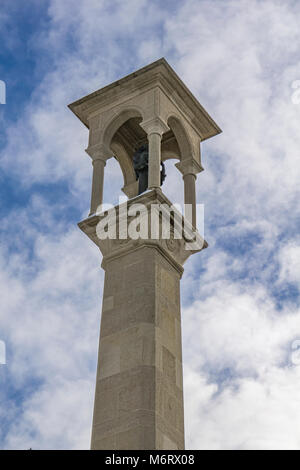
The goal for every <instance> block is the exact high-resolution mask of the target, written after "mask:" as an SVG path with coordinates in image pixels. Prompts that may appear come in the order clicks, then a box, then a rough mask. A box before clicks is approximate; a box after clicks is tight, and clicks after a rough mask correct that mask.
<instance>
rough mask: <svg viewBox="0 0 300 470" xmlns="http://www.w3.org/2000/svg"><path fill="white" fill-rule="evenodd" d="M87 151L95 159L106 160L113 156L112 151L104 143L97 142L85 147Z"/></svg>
mask: <svg viewBox="0 0 300 470" xmlns="http://www.w3.org/2000/svg"><path fill="white" fill-rule="evenodd" d="M85 151H86V153H87V154H88V155H89V156H90V157H91V159H92V160H93V161H94V160H103V161H104V162H106V160H108V159H109V158H110V157H112V151H111V150H110V149H109V148H108V147H107V146H106V145H104V144H97V145H92V146H89V147H88V148H86V149H85Z"/></svg>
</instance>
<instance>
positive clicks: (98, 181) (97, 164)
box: [89, 158, 106, 215]
mask: <svg viewBox="0 0 300 470" xmlns="http://www.w3.org/2000/svg"><path fill="white" fill-rule="evenodd" d="M105 165H106V162H105V160H102V159H100V158H97V159H94V160H93V182H92V195H91V210H90V214H89V215H91V214H94V213H95V212H96V211H97V209H98V207H99V206H101V204H102V202H103V183H104V167H105Z"/></svg>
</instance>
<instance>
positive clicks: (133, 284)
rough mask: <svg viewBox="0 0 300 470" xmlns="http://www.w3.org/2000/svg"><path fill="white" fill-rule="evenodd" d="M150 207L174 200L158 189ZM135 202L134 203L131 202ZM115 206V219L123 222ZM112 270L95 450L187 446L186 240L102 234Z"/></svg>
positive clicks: (142, 200) (91, 228) (91, 225)
mask: <svg viewBox="0 0 300 470" xmlns="http://www.w3.org/2000/svg"><path fill="white" fill-rule="evenodd" d="M134 203H137V204H144V205H145V206H146V207H147V211H148V213H147V215H146V216H145V217H146V218H147V217H148V215H149V214H150V207H151V205H152V204H160V203H163V204H169V206H171V203H170V202H169V201H168V199H167V198H166V197H165V196H164V195H163V194H162V193H161V191H157V190H153V191H150V192H147V193H145V194H142V195H140V196H139V197H138V198H135V200H134ZM130 204H131V203H130V202H129V205H130ZM118 210H119V208H118V207H117V208H116V211H117V217H116V224H117V225H118V224H119V222H120V219H119V217H120V215H119V212H118ZM100 219H101V216H100V217H99V216H94V217H89V218H88V219H86V220H85V221H83V222H81V223H79V227H80V228H81V229H82V230H83V231H84V232H85V233H86V234H87V235H88V236H89V237H90V238H91V239H92V240H93V241H94V242H95V243H96V244H97V245H98V246H99V247H100V249H101V251H102V254H103V263H102V266H103V268H104V270H105V282H104V292H103V304H102V317H101V329H100V343H99V357H98V369H97V382H96V393H95V406H94V416H93V428H92V443H91V447H92V449H124V450H126V449H150V450H151V449H184V416H183V384H182V346H181V314H180V278H181V275H182V273H183V267H182V265H183V263H184V261H185V260H186V258H187V257H188V256H189V255H190V254H191V252H187V251H186V250H185V246H184V240H183V239H181V240H177V239H176V240H174V239H173V240H162V239H159V240H150V239H138V240H131V239H127V240H118V239H117V240H109V239H106V240H99V239H98V238H97V235H96V233H97V232H96V231H97V224H98V222H99V220H100Z"/></svg>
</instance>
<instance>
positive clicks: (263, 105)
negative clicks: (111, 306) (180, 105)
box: [0, 0, 300, 449]
mask: <svg viewBox="0 0 300 470" xmlns="http://www.w3.org/2000/svg"><path fill="white" fill-rule="evenodd" d="M299 22H300V2H299V1H293V0H290V1H288V0H285V1H284V2H282V1H277V0H226V1H225V0H214V1H211V0H210V1H207V0H181V1H177V0H164V1H158V0H126V1H125V0H64V1H61V0H27V1H26V2H24V1H22V0H14V1H13V2H11V1H10V0H7V1H6V0H2V1H1V5H0V36H1V37H0V44H1V48H0V80H3V81H4V82H5V83H6V92H7V93H6V104H0V158H1V161H0V174H1V186H0V189H1V201H0V208H1V245H0V278H1V281H0V289H1V291H0V298H1V308H0V340H1V341H3V342H5V344H6V364H5V365H3V364H2V365H1V364H0V448H2V449H27V448H29V447H31V448H34V449H87V448H88V447H89V444H90V431H91V419H92V405H93V393H94V384H95V370H96V358H97V347H98V344H97V343H98V332H99V319H100V307H101V296H102V284H103V272H102V270H101V269H100V261H101V259H100V256H99V253H98V251H97V248H96V247H95V246H93V245H92V243H91V242H90V240H89V239H88V238H87V237H86V236H85V235H84V234H83V233H81V232H80V230H79V229H78V227H77V225H76V224H77V222H78V221H80V220H82V219H83V218H85V217H86V216H87V213H88V209H89V198H90V185H91V162H90V159H89V157H88V156H87V155H86V154H85V152H84V148H86V146H87V137H88V136H87V130H86V129H85V128H84V126H83V125H82V124H81V123H80V122H79V121H78V119H76V118H75V116H74V115H73V114H72V113H71V112H70V110H69V109H68V108H67V104H69V103H70V102H72V101H74V100H76V99H78V98H81V97H82V96H84V95H85V94H88V93H90V92H93V91H94V90H96V89H99V88H101V87H102V86H104V85H106V84H108V83H110V82H112V81H114V80H117V79H118V78H121V77H122V76H124V75H126V74H128V73H131V72H133V71H134V70H136V69H138V68H140V67H142V66H144V65H147V64H148V63H150V62H152V61H154V60H156V59H158V58H160V57H165V58H166V59H167V61H168V62H169V63H170V65H171V66H172V67H173V68H174V69H175V71H176V72H177V73H178V74H179V76H180V77H181V78H182V79H183V81H184V82H185V83H186V85H187V86H188V87H189V88H190V89H191V91H192V92H193V93H194V94H195V96H196V97H197V98H198V99H199V101H200V102H201V104H202V105H203V106H204V107H205V108H206V109H207V111H208V112H209V113H210V115H211V116H212V117H213V118H214V119H215V121H216V122H217V124H218V125H219V126H220V127H221V128H222V130H223V133H222V134H220V135H219V136H217V137H215V138H213V139H211V140H210V141H207V142H205V143H203V145H202V160H203V166H204V168H205V171H204V172H202V173H201V174H200V175H199V177H198V180H197V198H198V202H201V203H203V204H204V206H205V237H206V239H207V241H208V243H209V248H208V249H207V250H205V251H204V252H203V253H201V254H198V255H194V256H192V257H191V258H190V260H189V261H188V262H187V264H186V265H185V273H184V276H183V279H182V284H181V288H182V319H183V355H184V386H185V389H184V392H185V423H186V425H185V428H186V447H187V448H189V449H299V448H300V394H299V388H300V366H299V363H300V360H299V359H300V358H299V354H297V350H296V349H293V347H294V348H296V347H297V345H298V344H299V343H297V340H299V339H300V307H299V305H300V302H299V301H300V296H299V281H300V236H299V227H300V208H299V198H300V190H299V183H300V164H299V151H300V150H299V149H300V93H299V90H298V92H297V86H298V85H300V81H299V82H297V80H300V51H299V44H300V28H299ZM171 165H172V164H171ZM106 170H107V171H106V186H105V201H106V202H116V200H117V198H118V195H119V193H120V187H121V186H122V178H121V170H120V169H119V168H118V167H117V165H116V164H115V163H114V162H113V161H112V160H111V161H109V162H108V165H107V167H106ZM167 172H168V177H169V181H168V179H167V180H166V184H165V185H164V188H165V191H166V193H167V195H168V196H169V197H170V198H172V200H173V201H174V202H175V201H176V200H177V198H178V192H180V191H181V192H182V193H183V184H182V180H181V178H180V175H178V174H177V173H178V172H175V171H174V170H173V168H171V166H170V162H168V168H167ZM168 177H167V178H168ZM171 178H174V179H175V181H176V185H177V186H176V185H175V184H170V179H171Z"/></svg>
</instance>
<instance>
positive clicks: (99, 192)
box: [69, 59, 221, 450]
mask: <svg viewBox="0 0 300 470" xmlns="http://www.w3.org/2000/svg"><path fill="white" fill-rule="evenodd" d="M69 108H70V109H71V110H72V111H73V113H74V114H75V115H76V116H77V117H78V118H79V119H80V120H81V121H82V122H83V124H84V125H85V126H86V127H87V128H88V129H89V143H88V147H87V149H86V152H87V153H88V155H89V156H90V157H91V160H92V164H93V179H92V194H91V207H90V213H89V216H88V218H86V219H85V220H83V221H82V222H80V223H79V224H78V225H79V227H80V229H81V230H82V231H83V232H84V233H85V234H86V235H87V236H88V237H89V238H90V239H91V240H92V241H93V242H94V243H95V244H96V245H97V246H98V247H99V249H100V251H101V252H102V255H103V261H102V267H103V269H104V270H105V281H104V291H103V303H102V316H101V328H100V343H99V356H98V367H97V379H96V391H95V402H94V415H93V425H92V442H91V448H92V449H116V450H123V449H124V450H126V449H137V450H139V449H149V450H156V449H168V450H172V449H184V413H183V380H182V346H181V313H180V278H181V276H182V273H183V264H184V262H185V261H186V259H187V258H188V257H189V256H190V255H191V254H193V253H195V252H199V251H201V249H203V248H205V247H206V246H207V244H206V242H205V240H203V239H202V238H201V236H200V235H199V233H198V232H197V229H196V191H195V182H196V177H197V174H198V173H199V172H201V171H202V170H203V168H202V166H201V155H200V143H201V142H202V141H204V140H206V139H208V138H210V137H213V136H215V135H217V134H219V133H220V132H221V130H220V129H219V127H218V126H217V124H216V123H215V122H214V121H213V120H212V118H211V117H210V116H209V115H208V113H207V112H206V111H205V110H204V109H203V107H202V106H201V105H200V103H199V102H198V101H197V100H196V98H195V97H194V96H193V95H192V93H191V92H190V91H189V90H188V89H187V87H186V86H185V85H184V84H183V82H182V81H181V80H180V78H179V77H178V76H177V75H176V73H175V72H174V70H173V69H172V68H171V67H170V66H169V64H168V63H167V62H166V60H165V59H160V60H158V61H156V62H154V63H152V64H150V65H148V66H146V67H144V68H142V69H140V70H138V71H136V72H134V73H132V74H130V75H128V76H126V77H124V78H122V79H120V80H118V81H116V82H114V83H112V84H110V85H108V86H106V87H104V88H102V89H100V90H97V91H95V92H94V93H91V94H90V95H88V96H85V97H84V98H81V99H80V100H78V101H76V102H74V103H72V104H70V105H69ZM141 147H143V149H144V150H142V151H141V152H143V151H145V149H146V151H147V157H146V159H147V164H146V166H147V171H146V173H147V174H145V173H143V171H144V169H145V166H142V167H138V164H137V163H136V157H135V161H134V155H136V152H137V151H138V149H141ZM112 156H114V157H115V158H116V159H117V161H118V162H119V164H120V167H121V170H122V173H123V177H124V186H123V188H122V190H123V192H124V193H125V194H126V195H127V196H128V201H127V203H126V210H125V211H124V204H120V205H118V206H116V207H115V208H114V211H113V213H112V214H111V215H110V214H109V213H107V212H102V211H101V205H102V203H103V201H102V199H103V180H104V169H105V164H106V161H107V159H109V158H111V157H112ZM169 158H175V159H177V160H178V162H177V163H176V167H177V168H178V170H179V171H180V172H181V173H182V175H183V186H184V201H185V204H187V205H189V207H192V211H191V215H190V217H189V220H185V219H186V218H187V214H185V216H184V217H182V220H183V221H185V222H186V225H185V226H186V227H187V229H186V233H188V235H189V236H188V237H187V236H186V235H185V236H182V237H181V238H176V237H175V236H174V233H175V231H176V230H175V229H176V226H178V225H181V223H182V221H181V222H180V219H179V222H178V218H176V214H175V213H172V212H171V216H170V227H171V230H170V236H169V237H163V236H162V234H161V225H162V223H163V222H162V221H163V217H162V216H161V213H160V209H159V208H160V207H163V208H165V209H166V208H167V209H168V208H171V207H172V203H171V202H170V201H169V200H168V199H167V197H166V196H165V195H164V193H163V191H162V189H161V183H162V180H163V179H164V174H163V175H162V172H163V170H164V169H163V168H162V165H161V163H162V162H163V161H165V160H167V159H169ZM142 173H143V175H142ZM145 189H146V190H145ZM106 202H110V201H106ZM135 204H139V206H140V205H141V204H143V207H144V208H145V210H144V212H143V216H142V219H143V220H142V219H141V220H142V221H143V223H144V222H145V223H146V222H147V223H148V222H149V220H150V214H152V212H151V211H152V209H154V210H153V214H154V213H157V212H159V214H158V218H157V219H156V220H157V221H158V229H159V230H158V235H157V236H152V233H151V234H150V236H149V230H150V229H147V230H148V231H147V236H145V232H144V235H142V236H140V237H139V238H135V239H133V238H131V237H130V236H129V235H128V230H127V229H128V224H129V222H128V220H129V221H130V220H132V219H133V217H132V212H130V210H132V209H133V208H134V205H135ZM187 207H188V206H187ZM157 208H158V209H157ZM108 212H109V211H108ZM162 212H163V211H162ZM129 213H130V214H131V215H130V217H129V218H128V217H127V215H128V214H129ZM177 215H178V214H177ZM104 217H107V218H108V220H109V217H111V219H110V220H111V224H112V225H113V228H114V229H116V230H115V232H116V233H117V236H116V237H107V238H99V234H98V232H97V227H98V224H99V221H101V220H103V219H104ZM176 224H177V225H176ZM121 227H122V230H120V228H121ZM192 238H194V239H196V240H197V243H198V244H196V245H195V246H194V245H193V246H194V248H193V249H187V248H186V247H187V239H188V240H191V239H192ZM189 399H192V397H190V398H189Z"/></svg>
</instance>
